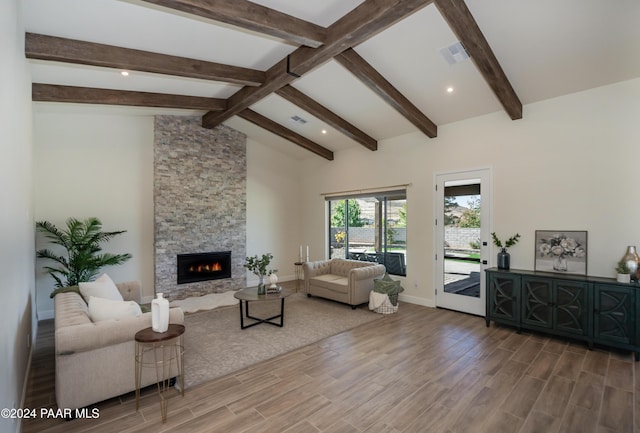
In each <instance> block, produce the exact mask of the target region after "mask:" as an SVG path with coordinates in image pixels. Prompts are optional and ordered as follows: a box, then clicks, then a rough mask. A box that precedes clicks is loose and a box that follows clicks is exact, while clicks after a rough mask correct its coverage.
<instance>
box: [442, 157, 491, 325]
mask: <svg viewBox="0 0 640 433" xmlns="http://www.w3.org/2000/svg"><path fill="white" fill-rule="evenodd" d="M489 182H490V172H489V169H483V170H473V171H466V172H457V173H446V174H439V175H436V206H435V208H436V212H437V213H436V218H435V220H436V221H435V230H436V236H435V238H436V277H435V284H436V306H438V307H442V308H448V309H451V310H456V311H462V312H465V313H470V314H475V315H479V316H484V315H485V299H486V298H485V278H484V269H485V268H486V267H487V266H486V265H487V257H486V256H487V254H488V253H489V247H488V245H489V243H488V242H489V234H490V228H489V222H490V203H491V201H490V191H491V189H490V185H489Z"/></svg>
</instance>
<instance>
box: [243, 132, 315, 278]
mask: <svg viewBox="0 0 640 433" xmlns="http://www.w3.org/2000/svg"><path fill="white" fill-rule="evenodd" d="M298 167H299V164H297V163H296V161H294V160H292V159H291V158H290V157H288V156H287V155H284V154H282V153H279V152H277V151H274V150H272V149H269V148H267V147H265V146H263V145H262V144H260V143H257V142H255V141H253V140H251V139H247V255H248V256H253V255H256V254H258V255H262V254H264V253H269V252H270V253H272V254H273V256H274V258H273V262H272V263H271V266H270V268H275V269H278V277H279V278H280V279H281V280H283V281H284V280H290V279H293V278H294V275H295V274H294V272H295V270H294V265H293V264H294V263H295V262H297V261H298V252H299V245H300V243H301V242H302V241H301V240H300V230H301V226H303V225H304V224H303V223H302V222H301V220H300V203H299V197H300V183H299V182H298V178H299V175H298V173H299V171H298ZM247 284H248V285H249V286H252V285H257V284H258V280H257V277H255V275H253V274H251V273H248V274H247Z"/></svg>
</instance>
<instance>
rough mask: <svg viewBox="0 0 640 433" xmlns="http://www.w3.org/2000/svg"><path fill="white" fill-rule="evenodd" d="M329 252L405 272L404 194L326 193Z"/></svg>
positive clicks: (403, 273) (395, 271)
mask: <svg viewBox="0 0 640 433" xmlns="http://www.w3.org/2000/svg"><path fill="white" fill-rule="evenodd" d="M327 202H328V209H329V212H328V218H329V227H330V228H331V229H330V230H329V239H328V245H329V256H330V257H332V258H348V259H352V260H364V261H370V262H376V263H381V264H383V265H385V266H386V268H387V272H388V273H390V274H393V275H402V276H405V275H406V274H407V269H406V263H407V257H406V256H407V194H406V191H404V190H401V191H386V192H384V193H372V194H368V195H349V196H337V197H327Z"/></svg>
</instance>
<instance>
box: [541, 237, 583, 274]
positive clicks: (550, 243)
mask: <svg viewBox="0 0 640 433" xmlns="http://www.w3.org/2000/svg"><path fill="white" fill-rule="evenodd" d="M535 257H536V262H535V270H536V271H545V272H558V273H563V274H578V275H587V232H586V231H577V230H536V253H535Z"/></svg>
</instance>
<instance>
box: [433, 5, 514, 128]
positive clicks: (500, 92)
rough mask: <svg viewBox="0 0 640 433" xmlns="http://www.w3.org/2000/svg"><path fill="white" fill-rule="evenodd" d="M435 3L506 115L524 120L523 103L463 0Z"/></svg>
mask: <svg viewBox="0 0 640 433" xmlns="http://www.w3.org/2000/svg"><path fill="white" fill-rule="evenodd" d="M435 4H436V6H437V7H438V10H439V11H440V13H441V14H442V16H443V17H444V18H445V20H446V21H447V23H449V27H450V28H451V30H452V31H453V32H454V33H455V34H456V36H457V37H458V39H459V40H460V42H461V43H462V45H463V46H464V48H465V50H467V53H468V54H469V56H470V57H471V60H473V62H474V63H475V65H476V67H477V68H478V69H479V70H480V73H481V74H482V76H483V77H484V79H485V80H486V82H487V84H489V87H491V90H493V93H495V95H496V97H497V98H498V100H499V101H500V103H501V104H502V106H503V107H504V109H505V111H506V112H507V114H508V115H509V116H510V117H511V119H512V120H516V119H521V118H522V102H520V99H519V98H518V95H516V92H515V91H514V90H513V87H512V86H511V83H510V82H509V79H508V78H507V76H506V74H505V73H504V71H503V70H502V67H501V66H500V63H499V62H498V59H496V56H495V55H494V53H493V50H492V49H491V47H490V46H489V43H488V42H487V40H486V39H485V37H484V35H483V34H482V31H481V30H480V27H478V23H476V20H475V19H474V18H473V15H471V12H470V11H469V9H468V8H467V5H466V4H465V3H464V0H435Z"/></svg>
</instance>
